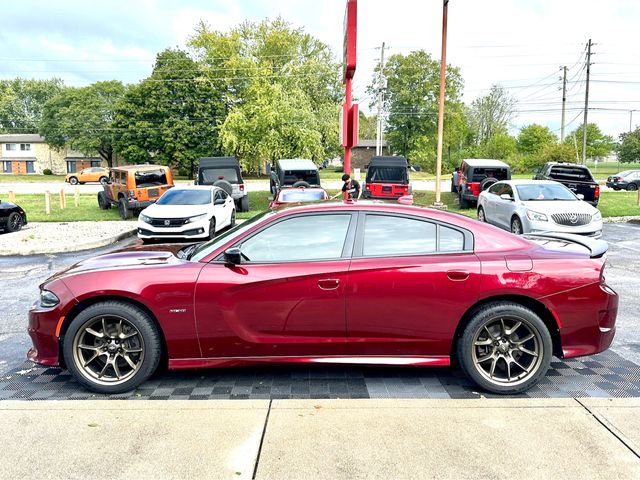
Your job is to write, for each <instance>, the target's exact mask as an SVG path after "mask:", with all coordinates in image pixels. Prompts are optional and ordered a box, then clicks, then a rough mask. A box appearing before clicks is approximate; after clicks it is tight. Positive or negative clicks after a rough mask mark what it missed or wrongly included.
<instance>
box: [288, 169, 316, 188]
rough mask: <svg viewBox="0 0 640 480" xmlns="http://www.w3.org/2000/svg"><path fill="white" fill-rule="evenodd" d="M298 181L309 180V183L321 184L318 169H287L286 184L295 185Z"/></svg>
mask: <svg viewBox="0 0 640 480" xmlns="http://www.w3.org/2000/svg"><path fill="white" fill-rule="evenodd" d="M296 182H307V183H308V184H309V185H320V180H319V178H318V172H317V171H316V170H285V171H284V180H283V184H284V185H293V184H295V183H296Z"/></svg>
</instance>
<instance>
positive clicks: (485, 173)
mask: <svg viewBox="0 0 640 480" xmlns="http://www.w3.org/2000/svg"><path fill="white" fill-rule="evenodd" d="M485 178H495V179H496V180H509V170H508V169H507V168H500V167H497V168H496V167H493V168H488V167H471V168H470V172H469V179H468V181H470V182H481V181H482V180H484V179H485Z"/></svg>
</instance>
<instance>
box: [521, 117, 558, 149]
mask: <svg viewBox="0 0 640 480" xmlns="http://www.w3.org/2000/svg"><path fill="white" fill-rule="evenodd" d="M557 141H558V139H557V137H556V136H555V135H554V134H553V133H552V132H551V130H549V128H548V127H543V126H542V125H538V124H536V123H532V124H531V125H527V126H526V127H522V128H521V129H520V133H519V134H518V151H519V152H521V153H524V154H538V153H540V152H542V150H543V149H544V148H545V147H546V146H547V145H551V144H554V143H556V142H557Z"/></svg>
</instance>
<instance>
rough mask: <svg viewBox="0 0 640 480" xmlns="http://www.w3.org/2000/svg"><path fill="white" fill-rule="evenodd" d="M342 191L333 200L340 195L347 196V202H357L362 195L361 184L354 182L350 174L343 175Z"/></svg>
mask: <svg viewBox="0 0 640 480" xmlns="http://www.w3.org/2000/svg"><path fill="white" fill-rule="evenodd" d="M342 181H343V182H344V185H342V190H341V191H340V192H338V193H336V194H335V195H334V196H333V197H331V199H334V198H337V197H339V196H340V195H343V194H344V195H345V200H357V199H358V198H360V196H361V195H362V189H361V188H360V183H359V182H358V181H357V180H352V179H351V176H350V175H349V174H348V173H345V174H344V175H342Z"/></svg>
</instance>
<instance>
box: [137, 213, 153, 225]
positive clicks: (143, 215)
mask: <svg viewBox="0 0 640 480" xmlns="http://www.w3.org/2000/svg"><path fill="white" fill-rule="evenodd" d="M138 218H139V219H140V220H142V221H143V222H144V223H151V219H150V218H149V217H147V216H146V215H145V214H143V213H141V214H140V216H139V217H138Z"/></svg>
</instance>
